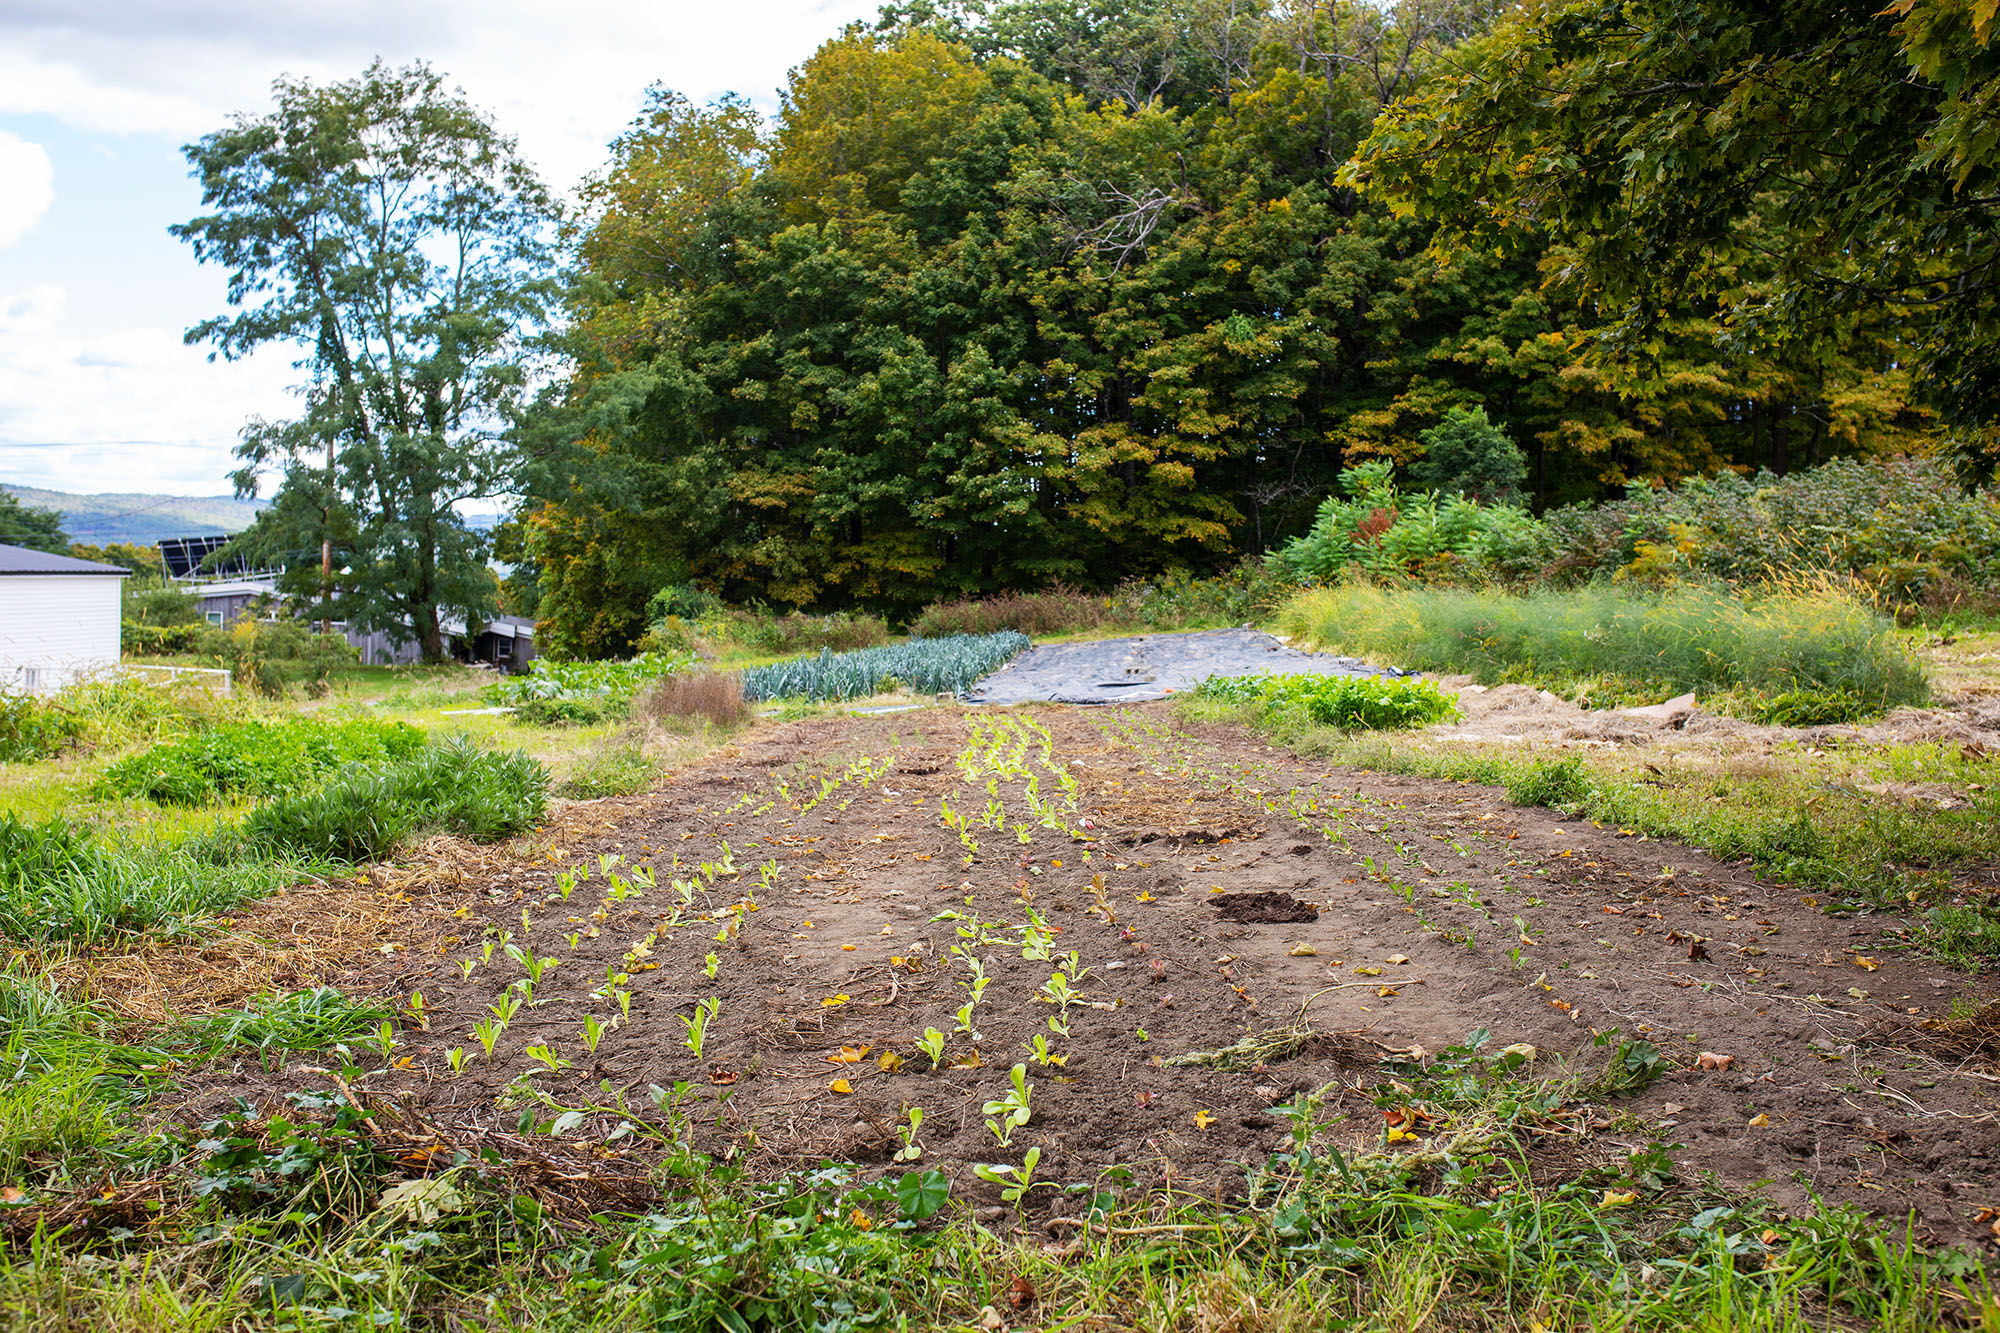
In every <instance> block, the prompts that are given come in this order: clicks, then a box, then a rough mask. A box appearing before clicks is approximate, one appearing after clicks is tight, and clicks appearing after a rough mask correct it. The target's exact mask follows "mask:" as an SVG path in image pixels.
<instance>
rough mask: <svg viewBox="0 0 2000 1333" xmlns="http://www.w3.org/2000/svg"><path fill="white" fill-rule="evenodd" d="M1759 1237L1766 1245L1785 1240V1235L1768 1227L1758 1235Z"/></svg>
mask: <svg viewBox="0 0 2000 1333" xmlns="http://www.w3.org/2000/svg"><path fill="white" fill-rule="evenodd" d="M1757 1239H1758V1240H1761V1241H1763V1242H1764V1243H1765V1244H1766V1245H1776V1244H1777V1243H1778V1242H1779V1241H1781V1240H1783V1239H1784V1237H1783V1236H1780V1235H1779V1234H1778V1233H1777V1232H1775V1231H1772V1230H1770V1229H1768V1228H1766V1229H1765V1231H1764V1234H1762V1235H1761V1236H1759V1237H1757Z"/></svg>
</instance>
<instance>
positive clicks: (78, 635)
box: [0, 546, 130, 694]
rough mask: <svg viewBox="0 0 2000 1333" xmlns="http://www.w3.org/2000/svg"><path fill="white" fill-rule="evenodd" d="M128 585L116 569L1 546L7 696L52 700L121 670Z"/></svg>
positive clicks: (0, 682)
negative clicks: (122, 594)
mask: <svg viewBox="0 0 2000 1333" xmlns="http://www.w3.org/2000/svg"><path fill="white" fill-rule="evenodd" d="M128 577H130V574H129V572H128V571H127V570H124V569H121V568H119V567H118V566H117V565H100V564H98V563H96V562H95V561H92V560H76V559H73V558H71V557H69V556H66V555H50V554H49V553H48V552H46V551H31V550H29V549H27V548H26V547H22V546H0V690H27V691H29V692H30V693H35V694H46V693H48V692H50V691H53V690H59V689H61V688H62V687H63V686H65V685H67V684H69V683H70V682H71V681H74V680H76V679H78V678H79V677H82V676H89V675H92V674H94V673H96V672H99V671H104V670H107V669H109V668H111V667H114V666H117V665H118V655H119V650H120V648H121V646H122V645H121V638H120V633H119V631H120V625H121V616H122V608H121V603H120V598H119V590H120V588H121V587H122V583H121V580H123V579H126V578H128Z"/></svg>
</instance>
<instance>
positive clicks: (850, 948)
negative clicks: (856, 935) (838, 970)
mask: <svg viewBox="0 0 2000 1333" xmlns="http://www.w3.org/2000/svg"><path fill="white" fill-rule="evenodd" d="M840 947H841V948H842V949H844V950H845V951H847V952H848V953H853V952H854V946H853V945H851V944H843V945H841V946H840Z"/></svg>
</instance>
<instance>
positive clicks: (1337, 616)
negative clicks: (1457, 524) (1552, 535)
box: [1279, 584, 1928, 709]
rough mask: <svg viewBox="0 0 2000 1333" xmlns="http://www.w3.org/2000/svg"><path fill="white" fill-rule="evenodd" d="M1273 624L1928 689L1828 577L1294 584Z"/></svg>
mask: <svg viewBox="0 0 2000 1333" xmlns="http://www.w3.org/2000/svg"><path fill="white" fill-rule="evenodd" d="M1279 624H1280V627H1281V628H1282V629H1283V630H1284V631H1285V632H1286V633H1288V634H1291V635H1293V636H1295V637H1298V638H1301V639H1304V640H1307V641H1310V642H1312V643H1315V644H1318V645H1321V646H1324V647H1329V648H1337V649H1340V650H1342V651H1345V652H1350V653H1354V654H1355V655H1357V656H1361V657H1367V658H1370V659H1373V660H1376V661H1386V662H1393V663H1395V664H1397V665H1400V666H1405V667H1414V668H1417V669H1421V670H1425V671H1458V672H1464V673H1466V674H1468V675H1472V676H1474V677H1477V678H1479V679H1481V680H1485V681H1489V682H1491V681H1496V680H1499V679H1502V678H1503V677H1505V676H1508V675H1509V674H1511V675H1512V676H1513V677H1514V678H1516V679H1519V678H1521V677H1522V676H1523V675H1524V674H1525V675H1527V676H1530V677H1532V676H1533V675H1534V674H1535V673H1541V674H1542V675H1553V676H1570V677H1577V676H1616V677H1622V678H1625V679H1628V680H1636V681H1657V682H1662V683H1664V684H1667V685H1670V686H1671V687H1673V688H1675V689H1680V690H1698V691H1702V692H1705V693H1706V692H1719V691H1723V690H1726V689H1729V688H1730V687H1732V686H1738V685H1741V686H1747V687H1749V688H1751V689H1753V690H1756V691H1759V692H1762V693H1765V694H1770V695H1781V694H1784V693H1787V692H1791V691H1799V690H1812V691H1830V692H1836V693H1846V694H1850V695H1852V696H1854V697H1855V698H1857V699H1860V700H1862V701H1864V702H1865V703H1866V704H1867V706H1868V707H1869V708H1870V709H1881V708H1886V707H1890V706H1894V705H1897V704H1906V703H1921V702H1922V701H1923V700H1924V699H1925V698H1926V696H1927V692H1928V687H1927V685H1926V683H1925V680H1924V675H1923V671H1922V669H1921V668H1919V667H1918V666H1917V664H1916V663H1915V662H1913V661H1912V660H1911V659H1910V658H1909V656H1908V655H1907V654H1906V653H1904V652H1903V650H1902V649H1901V648H1900V647H1898V646H1897V644H1896V643H1895V640H1894V638H1893V636H1892V633H1891V630H1892V626H1891V624H1890V622H1889V621H1888V620H1887V619H1886V618H1885V617H1883V616H1882V615H1881V614H1880V613H1878V612H1876V611H1874V610H1873V609H1872V608H1870V607H1868V606H1866V605H1863V604H1862V603H1861V602H1859V601H1858V600H1856V599H1855V598H1854V597H1852V596H1850V595H1844V594H1843V593H1842V592H1841V591H1840V590H1839V589H1837V588H1834V587H1830V586H1829V587H1822V588H1820V589H1817V590H1814V589H1807V588H1800V589H1793V590H1775V591H1766V592H1762V593H1759V594H1756V595H1747V594H1746V595H1742V596H1738V595H1733V594H1731V593H1729V592H1726V591H1722V590H1717V589H1713V588H1707V587H1683V588H1676V589H1672V590H1669V591H1667V592H1664V593H1660V592H1650V591H1646V590H1643V589H1638V588H1631V587H1613V586H1607V585H1593V586H1589V587H1583V588H1574V589H1569V590H1565V591H1547V592H1542V593H1539V594H1537V595H1535V596H1526V597H1524V596H1512V595H1506V594H1501V593H1495V592H1488V591H1478V590H1473V589H1463V588H1419V589H1405V590H1389V589H1383V588H1376V587H1370V586H1366V585H1362V584H1349V585H1344V586H1341V587H1337V588H1322V589H1316V590H1313V591H1310V592H1306V593H1302V594H1300V595H1299V596H1298V597H1297V598H1295V599H1293V600H1292V601H1291V602H1289V603H1287V604H1286V606H1285V608H1284V609H1283V611H1282V612H1281V613H1280V615H1279Z"/></svg>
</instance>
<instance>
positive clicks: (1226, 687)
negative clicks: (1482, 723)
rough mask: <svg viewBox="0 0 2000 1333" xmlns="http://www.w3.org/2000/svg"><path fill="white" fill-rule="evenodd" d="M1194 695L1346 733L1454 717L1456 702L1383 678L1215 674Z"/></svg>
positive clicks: (1424, 683) (1427, 686)
mask: <svg viewBox="0 0 2000 1333" xmlns="http://www.w3.org/2000/svg"><path fill="white" fill-rule="evenodd" d="M1196 694H1197V696H1198V697H1200V698H1205V699H1217V700H1221V701H1224V702H1227V703H1238V704H1250V705H1253V706H1256V707H1258V708H1260V709H1262V710H1265V711H1267V712H1271V713H1275V714H1281V715H1291V716H1295V717H1298V718H1301V719H1303V720H1305V721H1308V722H1311V723H1313V724H1315V725H1317V726H1322V727H1341V728H1344V729H1348V730H1367V731H1374V730H1385V729H1389V728H1397V727H1422V726H1429V725H1430V724H1431V723H1433V722H1441V721H1444V720H1446V719H1448V718H1452V717H1456V716H1457V715H1458V703H1457V700H1456V699H1455V698H1454V697H1453V696H1452V695H1450V694H1448V693H1446V692H1445V691H1444V690H1443V689H1441V688H1439V687H1438V685H1437V683H1436V682H1435V681H1429V680H1409V679H1396V678H1392V677H1385V676H1331V675H1288V676H1218V677H1211V678H1210V679H1208V680H1205V681H1203V682H1202V683H1201V685H1200V686H1198V687H1197V689H1196Z"/></svg>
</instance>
